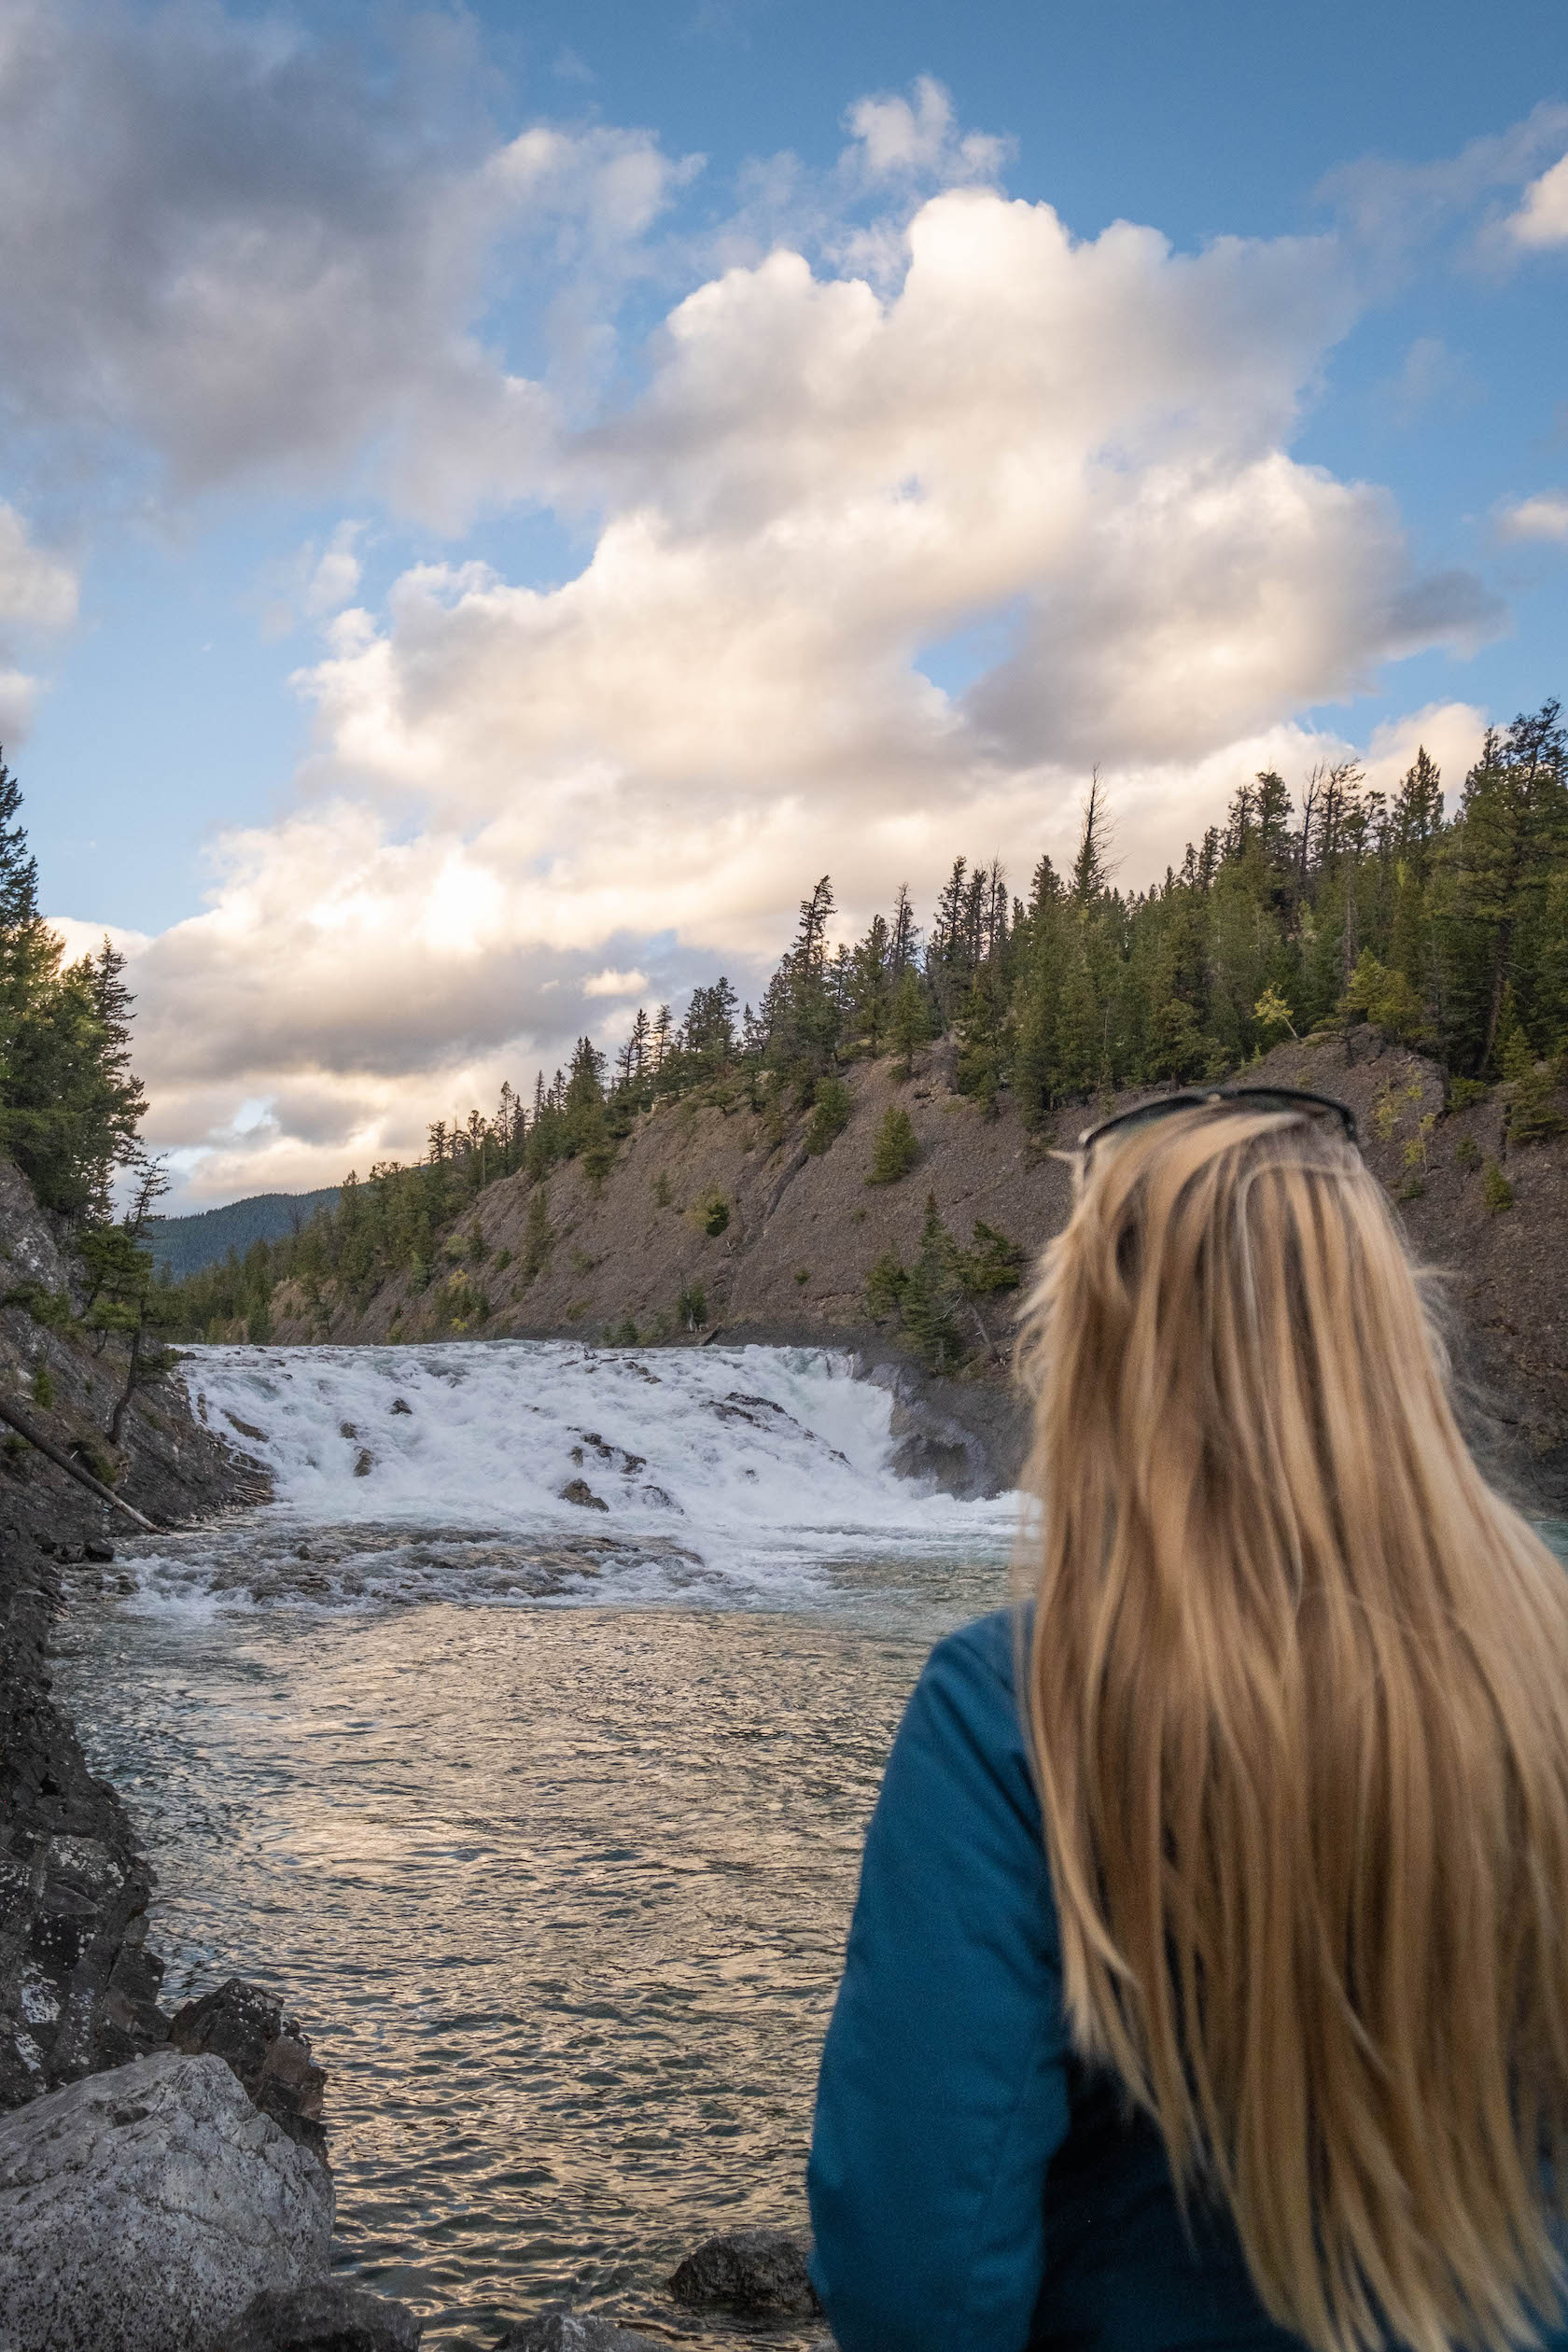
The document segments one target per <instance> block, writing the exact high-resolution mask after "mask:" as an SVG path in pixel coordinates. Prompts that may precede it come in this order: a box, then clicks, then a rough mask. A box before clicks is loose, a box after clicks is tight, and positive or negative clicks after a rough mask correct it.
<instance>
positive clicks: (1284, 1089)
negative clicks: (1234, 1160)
mask: <svg viewBox="0 0 1568 2352" xmlns="http://www.w3.org/2000/svg"><path fill="white" fill-rule="evenodd" d="M1215 1103H1223V1104H1234V1105H1235V1107H1236V1109H1237V1110H1239V1111H1295V1112H1306V1113H1309V1115H1310V1116H1312V1117H1314V1118H1331V1119H1337V1121H1338V1122H1339V1125H1340V1126H1341V1127H1343V1129H1344V1131H1345V1137H1346V1140H1347V1141H1349V1142H1351V1143H1359V1142H1360V1141H1361V1139H1360V1137H1359V1135H1358V1134H1357V1132H1356V1122H1355V1113H1354V1112H1353V1111H1352V1110H1351V1106H1350V1104H1349V1103H1348V1102H1339V1101H1337V1099H1335V1097H1334V1096H1333V1095H1321V1094H1309V1093H1308V1092H1307V1091H1306V1089H1305V1088H1304V1087H1300V1086H1211V1087H1206V1088H1204V1089H1203V1090H1202V1091H1199V1089H1198V1088H1197V1087H1196V1086H1183V1088H1182V1090H1181V1092H1180V1093H1179V1094H1169V1095H1158V1096H1156V1097H1155V1100H1154V1101H1153V1102H1141V1103H1140V1104H1139V1105H1138V1107H1137V1109H1136V1110H1133V1111H1119V1112H1118V1113H1117V1114H1116V1116H1115V1117H1114V1118H1113V1119H1104V1120H1102V1121H1101V1122H1100V1124H1099V1127H1085V1129H1084V1132H1083V1134H1082V1135H1081V1136H1080V1137H1079V1138H1078V1149H1079V1150H1080V1151H1081V1152H1082V1153H1083V1155H1084V1160H1085V1166H1086V1165H1087V1163H1088V1156H1089V1154H1090V1152H1091V1151H1092V1150H1093V1149H1094V1147H1095V1145H1096V1144H1097V1143H1099V1142H1101V1141H1103V1140H1104V1139H1105V1137H1106V1136H1108V1135H1122V1134H1125V1133H1126V1132H1127V1129H1128V1128H1130V1127H1147V1126H1148V1125H1149V1124H1150V1122H1151V1121H1152V1120H1155V1119H1163V1118H1165V1117H1166V1115H1167V1114H1168V1113H1169V1112H1172V1111H1191V1110H1202V1109H1204V1108H1206V1107H1207V1106H1210V1105H1212V1104H1215Z"/></svg>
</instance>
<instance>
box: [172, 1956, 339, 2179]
mask: <svg viewBox="0 0 1568 2352" xmlns="http://www.w3.org/2000/svg"><path fill="white" fill-rule="evenodd" d="M169 2040H170V2042H171V2044H172V2045H173V2047H174V2048H175V2050H180V2051H187V2052H189V2054H190V2055H192V2056H199V2057H207V2056H210V2057H214V2058H221V2059H223V2060H224V2062H225V2063H226V2065H228V2066H229V2068H230V2069H231V2072H232V2074H233V2075H234V2077H235V2079H236V2080H237V2081H239V2082H240V2083H241V2084H242V2085H243V2086H244V2088H245V2093H246V2094H247V2096H248V2097H250V2098H251V2099H253V2100H254V2101H255V2103H256V2105H257V2106H258V2107H259V2108H260V2110H261V2112H262V2114H263V2115H270V2116H271V2117H272V2119H273V2122H274V2123H276V2124H277V2125H278V2127H279V2129H280V2130H281V2131H285V2132H287V2135H288V2136H289V2138H290V2139H291V2140H297V2141H298V2142H299V2144H300V2146H301V2148H308V2149H310V2150H311V2152H312V2153H313V2154H314V2155H315V2156H318V2157H319V2158H320V2160H321V2162H322V2163H326V2161H327V2134H326V2132H325V2130H324V2129H323V2127H322V2122H321V2108H322V2099H323V2093H324V2092H325V2090H326V2087H327V2076H326V2071H325V2069H324V2068H322V2067H320V2066H318V2065H316V2064H315V2060H314V2059H313V2058H312V2056H311V2046H310V2037H309V2036H308V2035H307V2034H305V2033H304V2032H303V2031H302V2030H301V2025H300V2022H299V2020H298V2018H294V2017H285V2015H284V2013H283V2004H282V2002H281V2001H277V2000H274V1999H273V1995H271V1994H270V1993H264V1992H263V1991H262V1990H261V1987H260V1986H259V1984H248V1983H247V1982H246V1981H245V1978H244V1977H230V1978H229V1979H228V1980H227V1981H225V1982H224V1983H222V1984H220V1985H219V1986H218V1988H217V1992H216V1993H204V1994H203V1995H202V1998H201V1999H200V2000H199V2001H188V2002H187V2003H186V2005H185V2007H184V2009H177V2010H176V2011H175V2017H174V2020H173V2022H172V2023H171V2024H170V2027H169Z"/></svg>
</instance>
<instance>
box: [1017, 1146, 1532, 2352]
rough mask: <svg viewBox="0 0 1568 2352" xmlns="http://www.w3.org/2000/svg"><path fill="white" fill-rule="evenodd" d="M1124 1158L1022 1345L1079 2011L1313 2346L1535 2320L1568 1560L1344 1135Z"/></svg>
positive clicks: (1052, 1759) (1065, 1902) (1080, 2036)
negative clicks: (1458, 1377) (1513, 1496)
mask: <svg viewBox="0 0 1568 2352" xmlns="http://www.w3.org/2000/svg"><path fill="white" fill-rule="evenodd" d="M1101 1152H1102V1154H1103V1164H1102V1165H1099V1166H1096V1167H1095V1168H1093V1169H1092V1171H1091V1172H1090V1174H1089V1175H1088V1177H1087V1179H1086V1181H1081V1184H1080V1190H1079V1196H1078V1198H1077V1201H1076V1205H1075V1207H1074V1210H1073V1213H1072V1216H1071V1221H1070V1223H1069V1224H1068V1225H1067V1227H1066V1229H1065V1231H1064V1232H1063V1233H1062V1234H1061V1235H1060V1236H1059V1237H1058V1238H1057V1240H1056V1241H1054V1242H1053V1243H1052V1244H1051V1246H1050V1248H1049V1249H1048V1250H1047V1252H1046V1253H1045V1257H1044V1260H1043V1267H1042V1270H1041V1276H1040V1280H1039V1283H1038V1286H1037V1288H1036V1289H1035V1291H1034V1293H1033V1295H1032V1297H1031V1298H1030V1300H1029V1308H1028V1311H1027V1316H1026V1321H1025V1325H1024V1329H1023V1333H1022V1337H1021V1340H1020V1350H1019V1368H1020V1372H1021V1375H1022V1377H1023V1378H1024V1379H1025V1382H1026V1385H1027V1386H1028V1387H1029V1390H1030V1391H1031V1393H1032V1394H1033V1396H1034V1399H1035V1441H1034V1448H1033V1452H1032V1455H1031V1458H1030V1462H1029V1468H1028V1471H1027V1473H1026V1476H1025V1484H1026V1487H1027V1488H1028V1490H1029V1491H1030V1492H1031V1493H1032V1494H1033V1495H1034V1496H1035V1497H1036V1498H1038V1501H1039V1505H1040V1506H1041V1507H1040V1516H1039V1521H1038V1529H1037V1533H1036V1534H1034V1535H1032V1536H1031V1537H1030V1538H1029V1554H1028V1573H1029V1581H1030V1582H1031V1583H1032V1584H1033V1585H1034V1588H1035V1596H1036V1605H1035V1617H1034V1631H1033V1635H1032V1643H1031V1646H1030V1651H1029V1666H1028V1699H1029V1718H1030V1729H1031V1734H1032V1740H1033V1746H1034V1752H1035V1762H1036V1770H1037V1773H1038V1778H1039V1785H1040V1791H1041V1797H1042V1804H1043V1814H1044V1822H1045V1834H1046V1839H1047V1843H1048V1847H1049V1854H1050V1861H1051V1867H1052V1870H1053V1874H1054V1880H1055V1886H1056V1892H1057V1904H1058V1909H1059V1912H1060V1923H1061V1940H1062V1956H1063V1981H1064V1993H1065V1998H1066V2004H1067V2009H1068V2014H1069V2017H1070V2021H1071V2030H1072V2033H1073V2037H1074V2040H1075V2043H1076V2045H1077V2047H1078V2048H1079V2049H1080V2050H1081V2051H1083V2053H1084V2054H1085V2057H1086V2058H1087V2059H1089V2060H1090V2061H1092V2062H1098V2063H1099V2064H1101V2065H1109V2066H1110V2067H1111V2068H1113V2070H1114V2072H1115V2074H1117V2075H1118V2076H1119V2077H1120V2079H1121V2081H1122V2083H1123V2085H1124V2086H1125V2088H1126V2091H1127V2093H1128V2094H1130V2097H1131V2099H1132V2100H1133V2101H1134V2102H1135V2103H1136V2104H1137V2105H1138V2106H1140V2107H1141V2108H1143V2109H1144V2110H1145V2111H1146V2112H1147V2113H1148V2114H1149V2115H1150V2116H1151V2117H1152V2118H1153V2119H1154V2121H1155V2123H1156V2124H1157V2125H1158V2128H1159V2130H1160V2132H1161V2134H1162V2135H1163V2137H1164V2141H1165V2145H1166V2149H1167V2151H1168V2154H1169V2163H1170V2168H1171V2174H1172V2177H1173V2179H1174V2181H1175V2183H1176V2186H1177V2190H1178V2193H1179V2195H1180V2196H1181V2197H1182V2200H1183V2207H1184V2208H1185V2207H1186V2205H1187V2203H1188V2200H1189V2198H1191V2197H1192V2196H1193V2195H1194V2193H1195V2192H1196V2193H1197V2194H1198V2195H1199V2196H1202V2197H1206V2198H1209V2199H1212V2200H1215V2201H1218V2202H1221V2203H1223V2204H1224V2205H1226V2206H1228V2208H1229V2211H1230V2214H1231V2216H1232V2218H1233V2219H1234V2221H1235V2224H1236V2228H1237V2231H1238V2233H1239V2240H1240V2244H1241V2247H1242V2251H1243V2253H1244V2255H1245V2258H1246V2261H1247V2264H1248V2267H1249V2269H1250V2271H1251V2274H1252V2276H1253V2281H1254V2284H1255V2286H1256V2288H1257V2290H1258V2292H1259V2294H1260V2296H1261V2298H1262V2300H1263V2302H1264V2303H1265V2305H1266V2306H1267V2310H1268V2311H1269V2313H1270V2315H1271V2316H1272V2317H1274V2318H1275V2319H1276V2320H1277V2321H1279V2322H1280V2323H1281V2325H1283V2326H1285V2327H1288V2328H1291V2329H1294V2330H1295V2331H1297V2332H1298V2333H1299V2334H1300V2335H1302V2336H1304V2337H1305V2338H1306V2339H1307V2340H1308V2342H1309V2344H1311V2345H1316V2346H1318V2347H1321V2352H1351V2347H1354V2346H1357V2345H1361V2346H1366V2345H1374V2344H1380V2343H1382V2342H1383V2341H1384V2340H1385V2331H1387V2333H1388V2335H1389V2336H1392V2337H1393V2338H1395V2339H1398V2340H1400V2341H1401V2342H1403V2343H1406V2344H1407V2345H1411V2346H1414V2347H1416V2352H1442V2347H1444V2346H1445V2345H1449V2344H1453V2343H1467V2344H1476V2345H1489V2346H1501V2345H1505V2344H1507V2343H1509V2342H1519V2341H1523V2342H1530V2341H1532V2340H1533V2328H1532V2314H1533V2313H1534V2314H1537V2315H1546V2316H1547V2317H1549V2316H1550V2315H1551V2314H1552V2313H1553V2311H1554V2309H1555V2307H1556V2299H1557V2296H1558V2294H1559V2292H1560V2290H1561V2285H1562V2270H1561V2262H1560V2261H1559V2258H1558V2256H1557V2254H1556V2252H1555V2250H1554V2247H1553V2242H1552V2236H1551V2231H1552V2229H1553V2227H1554V2225H1555V2223H1556V2219H1557V2216H1558V2212H1559V2207H1558V2205H1556V2204H1554V2203H1553V2202H1552V2197H1553V2191H1552V2189H1551V2186H1550V2180H1551V2177H1553V2176H1552V2175H1550V2174H1547V2175H1544V2174H1543V2163H1549V2164H1553V2165H1555V2166H1556V2167H1557V2169H1556V2171H1555V2177H1556V2179H1557V2181H1558V2183H1559V2184H1560V2187H1559V2190H1558V2191H1557V2194H1559V2195H1568V2171H1565V2170H1563V2169H1561V2160H1562V2159H1563V2158H1564V2157H1568V1574H1565V1571H1564V1569H1563V1567H1562V1566H1561V1563H1560V1562H1558V1561H1556V1560H1554V1559H1553V1557H1552V1555H1551V1553H1550V1552H1549V1551H1548V1550H1547V1547H1546V1546H1545V1545H1544V1544H1543V1543H1542V1542H1541V1541H1540V1540H1539V1539H1538V1537H1537V1536H1536V1535H1535V1534H1534V1533H1533V1532H1532V1530H1531V1528H1530V1526H1529V1525H1528V1523H1527V1522H1526V1521H1525V1520H1524V1519H1522V1518H1520V1517H1519V1514H1518V1513H1517V1512H1516V1511H1515V1510H1513V1509H1511V1508H1510V1507H1509V1506H1508V1505H1506V1504H1505V1502H1503V1501H1502V1500H1501V1499H1500V1498H1499V1496H1498V1495H1496V1494H1495V1493H1494V1492H1493V1491H1491V1488H1490V1487H1489V1486H1488V1485H1487V1483H1486V1482H1485V1480H1484V1479H1483V1478H1482V1477H1481V1475H1480V1473H1479V1472H1478V1470H1477V1467H1476V1465H1475V1463H1474V1462H1473V1461H1472V1460H1471V1457H1470V1454H1469V1452H1468V1450H1467V1449H1466V1447H1465V1445H1464V1442H1463V1437H1462V1436H1461V1434H1460V1431H1459V1428H1458V1425H1457V1423H1456V1421H1455V1417H1454V1412H1453V1407H1452V1404H1451V1401H1450V1395H1449V1383H1448V1367H1447V1359H1446V1356H1445V1353H1444V1351H1443V1348H1442V1346H1441V1343H1440V1340H1439V1338H1438V1337H1437V1334H1436V1332H1435V1328H1434V1325H1433V1323H1432V1321H1431V1319H1430V1316H1429V1314H1428V1312H1427V1310H1426V1309H1425V1308H1424V1306H1423V1302H1422V1295H1421V1290H1420V1288H1419V1287H1418V1283H1417V1281H1416V1279H1415V1278H1414V1277H1413V1275H1412V1273H1411V1270H1410V1267H1409V1266H1408V1264H1407V1260H1406V1257H1405V1253H1404V1251H1403V1249H1402V1247H1401V1245H1400V1241H1399V1239H1398V1236H1397V1233H1396V1231H1395V1229H1394V1226H1393V1220H1392V1218H1391V1216H1390V1213H1389V1211H1388V1208H1387V1206H1386V1204H1385V1202H1384V1199H1383V1196H1382V1193H1381V1191H1380V1189H1379V1185H1378V1184H1377V1183H1376V1182H1375V1180H1374V1179H1373V1177H1372V1176H1371V1175H1370V1174H1369V1172H1368V1171H1367V1169H1365V1166H1364V1165H1363V1164H1362V1161H1361V1159H1360V1156H1359V1155H1358V1154H1357V1153H1356V1151H1355V1150H1354V1148H1353V1146H1351V1144H1350V1143H1349V1142H1348V1141H1345V1140H1344V1139H1343V1137H1342V1136H1340V1135H1339V1134H1338V1133H1337V1132H1336V1133H1334V1134H1329V1133H1327V1132H1325V1129H1324V1127H1323V1122H1322V1121H1318V1120H1309V1119H1306V1118H1303V1117H1300V1116H1298V1115H1291V1114H1288V1113H1280V1112H1269V1113H1256V1112H1244V1111H1242V1110H1240V1109H1238V1108H1231V1107H1202V1108H1196V1109H1192V1110H1186V1111H1183V1112H1172V1113H1169V1115H1168V1116H1166V1117H1165V1118H1163V1119H1160V1120H1158V1121H1153V1122H1150V1123H1149V1124H1148V1125H1147V1126H1144V1127H1134V1128H1133V1129H1132V1130H1131V1131H1130V1132H1128V1133H1127V1135H1126V1136H1125V1138H1116V1139H1107V1142H1106V1144H1105V1145H1104V1146H1102V1147H1101ZM1099 1156H1100V1155H1097V1158H1099ZM1036 1572H1037V1573H1036Z"/></svg>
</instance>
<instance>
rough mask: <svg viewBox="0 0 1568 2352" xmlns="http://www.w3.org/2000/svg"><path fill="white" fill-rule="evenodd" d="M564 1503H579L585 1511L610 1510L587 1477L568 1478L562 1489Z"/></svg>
mask: <svg viewBox="0 0 1568 2352" xmlns="http://www.w3.org/2000/svg"><path fill="white" fill-rule="evenodd" d="M561 1500H562V1502H563V1503H579V1504H581V1506H582V1508H583V1509H584V1510H585V1511H608V1510H609V1504H608V1503H607V1502H605V1500H604V1499H603V1497H602V1496H601V1495H597V1494H595V1492H594V1490H593V1488H592V1487H591V1486H590V1485H589V1483H588V1481H587V1479H586V1478H568V1479H567V1483H566V1485H565V1486H564V1487H563V1488H562V1489H561Z"/></svg>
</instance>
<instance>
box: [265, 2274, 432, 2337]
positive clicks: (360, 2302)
mask: <svg viewBox="0 0 1568 2352" xmlns="http://www.w3.org/2000/svg"><path fill="white" fill-rule="evenodd" d="M424 2327H425V2323H424V2321H423V2320H422V2319H418V2318H416V2317H414V2315H413V2312H412V2311H411V2310H410V2309H409V2307H408V2305H407V2303H393V2302H390V2301H389V2300H388V2299H387V2297H385V2295H370V2294H367V2293H366V2292H365V2290H364V2289H363V2288H360V2287H350V2286H348V2285H347V2284H346V2282H345V2281H343V2280H342V2279H337V2278H313V2279H312V2280H311V2281H310V2283H309V2284H308V2285H307V2286H304V2287H288V2288H281V2289H280V2288H275V2287H268V2288H263V2289H262V2291H261V2292H260V2294H259V2295H257V2296H256V2297H254V2299H253V2300H252V2301H251V2302H250V2303H247V2304H246V2306H245V2310H244V2311H243V2312H242V2313H241V2315H240V2317H239V2318H238V2320H237V2321H236V2322H235V2324H234V2325H233V2326H232V2327H231V2329H229V2330H228V2331H227V2333H226V2334H225V2335H224V2337H223V2340H222V2343H221V2344H220V2345H219V2346H218V2352H414V2347H415V2346H416V2345H417V2344H418V2342H419V2339H420V2336H421V2334H422V2333H423V2332H424Z"/></svg>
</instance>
